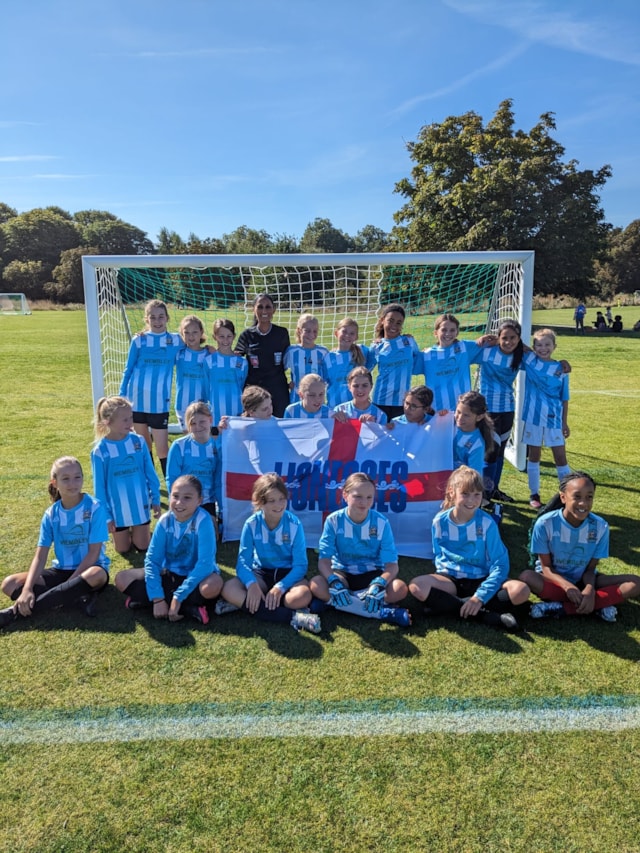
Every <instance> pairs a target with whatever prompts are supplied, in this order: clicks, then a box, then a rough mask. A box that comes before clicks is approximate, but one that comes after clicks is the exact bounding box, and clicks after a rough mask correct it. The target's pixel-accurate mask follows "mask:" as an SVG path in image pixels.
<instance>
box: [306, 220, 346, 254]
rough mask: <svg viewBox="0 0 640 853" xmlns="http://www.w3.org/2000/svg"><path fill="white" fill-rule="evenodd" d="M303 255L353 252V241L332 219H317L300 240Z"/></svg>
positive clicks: (311, 223)
mask: <svg viewBox="0 0 640 853" xmlns="http://www.w3.org/2000/svg"><path fill="white" fill-rule="evenodd" d="M300 251H301V252H302V253H303V254H313V253H316V252H339V253H343V252H352V251H353V240H352V238H351V237H349V235H348V234H345V233H344V231H341V230H340V229H339V228H336V227H335V226H334V225H333V224H332V222H331V220H330V219H323V218H322V217H320V216H319V217H317V218H316V219H314V220H313V222H310V223H309V224H308V225H307V227H306V228H305V230H304V234H303V235H302V238H301V239H300Z"/></svg>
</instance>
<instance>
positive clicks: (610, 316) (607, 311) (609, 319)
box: [604, 305, 613, 326]
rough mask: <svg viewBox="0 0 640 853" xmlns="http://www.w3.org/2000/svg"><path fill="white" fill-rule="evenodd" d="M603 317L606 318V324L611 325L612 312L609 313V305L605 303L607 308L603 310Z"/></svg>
mask: <svg viewBox="0 0 640 853" xmlns="http://www.w3.org/2000/svg"><path fill="white" fill-rule="evenodd" d="M604 313H605V317H606V318H607V326H611V324H612V323H613V314H612V313H611V305H607V310H606V311H605V312H604Z"/></svg>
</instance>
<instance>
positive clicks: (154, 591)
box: [144, 506, 220, 601]
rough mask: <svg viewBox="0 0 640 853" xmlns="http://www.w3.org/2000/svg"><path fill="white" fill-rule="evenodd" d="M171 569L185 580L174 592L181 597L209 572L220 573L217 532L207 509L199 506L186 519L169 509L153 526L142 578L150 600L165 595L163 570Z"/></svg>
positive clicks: (209, 573)
mask: <svg viewBox="0 0 640 853" xmlns="http://www.w3.org/2000/svg"><path fill="white" fill-rule="evenodd" d="M164 569H166V570H167V571H170V572H173V573H174V574H175V575H180V577H183V578H184V581H183V582H182V583H181V584H180V586H179V587H178V588H177V589H176V590H175V592H174V593H173V596H174V597H175V598H177V599H178V601H184V600H185V598H186V597H187V596H188V595H190V594H191V593H192V592H193V591H194V590H195V589H196V588H197V587H198V586H199V584H200V583H202V581H203V580H204V579H205V578H206V577H208V576H209V575H211V574H216V575H219V574H220V569H219V568H218V565H217V563H216V534H215V530H214V527H213V521H212V520H211V516H210V515H209V513H208V512H207V511H206V510H204V509H202V507H201V506H199V507H198V508H197V509H196V511H195V512H194V514H193V515H192V516H191V518H189V519H187V521H178V520H177V518H176V517H175V515H174V514H173V513H172V512H165V514H164V515H163V516H162V517H161V518H160V519H159V520H158V523H157V524H156V526H155V529H154V531H153V535H152V537H151V543H150V544H149V548H148V550H147V554H146V556H145V558H144V579H145V582H146V585H147V595H148V596H149V599H150V600H153V599H154V598H164V590H163V589H162V579H161V576H162V572H163V570H164Z"/></svg>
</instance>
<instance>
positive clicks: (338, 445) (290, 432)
mask: <svg viewBox="0 0 640 853" xmlns="http://www.w3.org/2000/svg"><path fill="white" fill-rule="evenodd" d="M452 467H453V415H451V414H448V415H445V416H441V417H437V418H433V419H432V420H431V422H430V423H429V424H428V425H427V426H424V427H422V426H416V425H415V424H396V425H395V428H394V429H393V430H388V429H387V428H386V427H384V426H380V425H379V424H374V423H360V421H348V422H347V423H339V422H338V421H335V420H333V419H328V420H319V419H315V418H309V419H306V420H293V419H292V420H288V419H287V420H285V419H283V420H277V419H275V418H274V419H271V420H269V421H256V420H253V419H251V418H229V427H228V428H227V429H226V430H224V431H223V432H222V484H223V496H222V507H223V510H222V511H223V519H224V526H223V538H224V540H225V541H229V540H235V539H239V538H240V532H241V530H242V525H243V524H244V522H245V520H246V519H247V517H248V516H249V515H250V514H251V513H252V512H253V509H252V506H251V490H252V488H253V484H254V482H255V480H256V479H257V477H259V476H260V474H266V473H269V472H272V471H275V472H276V473H277V474H279V475H280V476H281V477H282V478H283V480H284V481H285V482H286V484H287V487H288V489H289V509H290V510H291V511H292V512H294V513H295V514H296V515H297V516H298V517H299V518H300V519H302V522H303V524H304V529H305V533H306V538H307V545H308V546H309V547H312V548H314V547H316V546H317V544H318V540H319V538H320V534H321V532H322V525H323V523H324V519H325V518H326V516H327V515H328V514H329V513H331V512H333V511H334V510H336V509H340V508H341V507H342V506H344V503H343V502H342V486H343V485H344V481H345V480H346V478H347V477H348V476H349V474H353V473H354V472H355V471H362V472H364V473H366V474H368V475H369V476H370V477H371V479H372V480H373V481H374V482H375V483H376V499H375V502H374V509H377V510H378V512H382V513H384V514H385V515H386V516H387V517H388V518H389V521H390V522H391V527H392V529H393V533H394V536H395V541H396V546H397V548H398V553H399V554H402V555H403V556H407V557H432V556H433V551H432V547H431V522H432V519H433V516H434V515H435V513H436V512H437V511H438V509H439V508H440V504H441V502H442V499H443V497H444V488H445V485H446V482H447V479H448V477H449V475H450V473H451V470H452Z"/></svg>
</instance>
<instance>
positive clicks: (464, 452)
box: [453, 427, 486, 477]
mask: <svg viewBox="0 0 640 853" xmlns="http://www.w3.org/2000/svg"><path fill="white" fill-rule="evenodd" d="M485 449H486V448H485V443H484V438H483V437H482V433H481V432H480V430H479V429H474V430H472V432H463V431H462V430H461V429H460V427H456V431H455V433H454V435H453V467H454V469H455V468H459V467H460V466H461V465H468V466H469V468H473V470H474V471H477V472H478V474H480V476H481V477H482V470H483V468H484V453H485Z"/></svg>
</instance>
